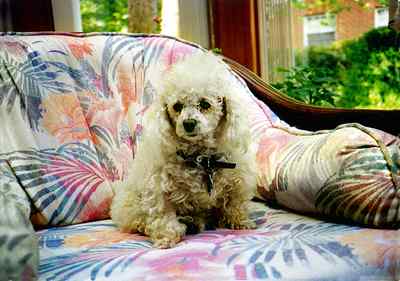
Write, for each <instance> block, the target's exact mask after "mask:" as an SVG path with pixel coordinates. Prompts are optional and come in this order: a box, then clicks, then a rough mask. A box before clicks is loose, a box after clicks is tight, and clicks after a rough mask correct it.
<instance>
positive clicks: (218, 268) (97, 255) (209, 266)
mask: <svg viewBox="0 0 400 281" xmlns="http://www.w3.org/2000/svg"><path fill="white" fill-rule="evenodd" d="M251 209H252V213H251V217H252V219H253V220H254V221H255V222H256V223H257V226H258V227H257V229H255V230H236V231H233V230H228V229H217V230H209V231H205V232H202V233H200V234H196V235H188V236H186V237H185V239H184V240H183V241H182V242H180V243H179V244H178V245H177V246H176V247H174V248H171V249H163V250H160V249H157V248H153V247H152V244H151V242H150V241H149V240H148V238H147V237H144V236H140V235H137V234H127V233H121V232H119V231H118V230H117V229H116V227H115V226H114V225H113V224H112V222H111V221H98V222H91V223H85V224H80V225H73V226H66V227H56V228H50V229H46V230H42V231H39V232H38V233H37V234H38V236H39V237H40V238H39V239H40V240H39V241H40V255H41V261H40V267H39V272H40V280H52V281H58V280H80V281H89V280H91V281H93V280H118V281H123V280H149V281H151V280H154V281H159V280H288V281H290V280H291V281H298V280H303V281H307V280H308V281H315V280H380V281H386V280H387V281H390V280H397V279H398V278H399V275H398V274H399V272H398V268H399V266H400V256H399V253H400V243H399V240H398V239H399V237H400V235H399V234H400V232H399V231H395V230H375V229H367V228H359V227H355V226H347V225H340V224H334V223H327V222H323V221H320V220H315V219H311V218H307V217H304V216H300V215H295V214H292V213H288V212H286V211H282V210H276V209H271V208H268V207H266V206H265V205H264V204H260V203H258V204H257V203H254V204H253V205H252V207H251Z"/></svg>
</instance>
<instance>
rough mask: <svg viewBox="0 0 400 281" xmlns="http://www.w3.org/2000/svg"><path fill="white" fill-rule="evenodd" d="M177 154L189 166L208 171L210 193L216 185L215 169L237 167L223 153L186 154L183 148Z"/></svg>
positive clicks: (207, 178)
mask: <svg viewBox="0 0 400 281" xmlns="http://www.w3.org/2000/svg"><path fill="white" fill-rule="evenodd" d="M176 154H177V155H178V156H179V157H180V158H181V159H182V160H183V161H184V162H185V164H186V165H188V166H189V167H192V168H199V169H202V170H203V171H204V172H205V173H206V181H207V190H208V192H209V193H210V192H211V189H212V188H213V186H214V181H213V175H214V173H215V171H217V170H218V169H234V168H236V163H230V162H226V161H225V156H224V154H222V153H215V154H210V155H203V154H201V153H200V152H195V153H193V154H185V152H184V151H183V150H178V151H176Z"/></svg>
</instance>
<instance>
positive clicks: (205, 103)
mask: <svg viewBox="0 0 400 281" xmlns="http://www.w3.org/2000/svg"><path fill="white" fill-rule="evenodd" d="M199 105H200V107H201V108H202V109H209V108H210V107H211V104H210V103H209V102H208V101H206V100H204V99H202V100H200V103H199Z"/></svg>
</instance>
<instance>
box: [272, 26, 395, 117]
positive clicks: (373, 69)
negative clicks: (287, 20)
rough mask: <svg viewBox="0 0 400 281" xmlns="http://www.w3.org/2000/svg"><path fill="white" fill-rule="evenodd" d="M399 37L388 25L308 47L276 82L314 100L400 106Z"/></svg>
mask: <svg viewBox="0 0 400 281" xmlns="http://www.w3.org/2000/svg"><path fill="white" fill-rule="evenodd" d="M398 39H399V38H398V35H397V33H395V32H394V31H391V30H390V29H388V28H386V27H385V28H378V29H373V30H371V31H369V32H367V33H366V34H364V35H363V36H362V37H361V38H359V39H357V40H350V41H346V42H342V43H339V44H333V45H332V46H329V47H311V48H308V49H305V50H304V51H303V52H302V53H300V54H298V55H297V57H296V63H297V66H296V67H295V68H293V69H291V70H290V71H288V72H286V77H285V79H284V81H282V82H280V83H277V84H275V85H274V86H275V87H276V88H278V89H280V90H282V91H283V92H285V93H287V94H288V95H289V96H291V97H294V98H296V99H298V100H301V101H304V102H307V103H310V104H316V105H333V106H338V107H345V108H385V109H389V108H400V52H399V47H398ZM307 97H312V98H307Z"/></svg>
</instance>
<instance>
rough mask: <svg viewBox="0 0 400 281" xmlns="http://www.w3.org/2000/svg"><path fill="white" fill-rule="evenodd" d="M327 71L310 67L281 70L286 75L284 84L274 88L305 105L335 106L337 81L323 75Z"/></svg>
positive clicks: (275, 85) (277, 84) (278, 84)
mask: <svg viewBox="0 0 400 281" xmlns="http://www.w3.org/2000/svg"><path fill="white" fill-rule="evenodd" d="M325 70H326V69H322V70H321V69H317V68H312V67H309V66H298V67H294V68H293V69H290V70H287V69H281V70H280V71H281V72H285V73H286V79H285V81H284V82H283V83H276V84H274V85H273V86H274V87H276V88H278V89H280V90H281V91H283V92H285V93H290V96H291V97H293V98H295V99H297V100H300V101H302V102H305V103H309V104H315V105H321V106H333V105H334V103H335V101H334V99H335V96H336V93H335V92H334V88H335V87H334V85H335V80H334V79H333V78H332V77H330V75H329V74H328V75H327V74H326V73H323V72H324V71H325Z"/></svg>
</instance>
